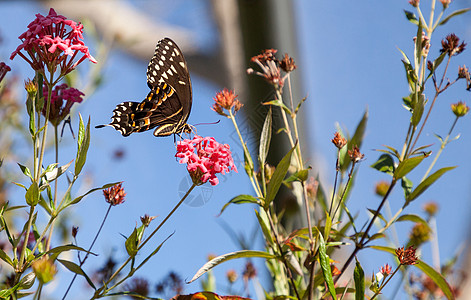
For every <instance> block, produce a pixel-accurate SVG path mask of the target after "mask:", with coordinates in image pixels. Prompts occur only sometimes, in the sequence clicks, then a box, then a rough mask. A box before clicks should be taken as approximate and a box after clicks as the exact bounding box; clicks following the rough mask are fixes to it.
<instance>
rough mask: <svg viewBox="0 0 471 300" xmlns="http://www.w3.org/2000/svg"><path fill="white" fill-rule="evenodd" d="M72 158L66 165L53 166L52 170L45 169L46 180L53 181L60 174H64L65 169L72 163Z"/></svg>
mask: <svg viewBox="0 0 471 300" xmlns="http://www.w3.org/2000/svg"><path fill="white" fill-rule="evenodd" d="M72 162H73V160H71V161H70V162H69V163H68V164H66V165H63V166H61V167H59V168H53V169H52V170H50V171H48V170H46V173H45V175H46V180H47V181H54V180H56V179H57V178H58V177H59V176H61V175H62V174H64V172H65V171H67V169H68V168H69V167H70V165H71V164H72Z"/></svg>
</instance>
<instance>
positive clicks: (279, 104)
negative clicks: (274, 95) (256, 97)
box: [262, 100, 293, 115]
mask: <svg viewBox="0 0 471 300" xmlns="http://www.w3.org/2000/svg"><path fill="white" fill-rule="evenodd" d="M262 104H263V105H274V106H278V107H281V108H282V109H283V110H284V111H285V112H286V113H287V114H288V115H292V114H293V113H292V112H291V110H290V109H289V108H288V107H287V106H286V105H285V104H284V103H283V101H281V100H272V101H268V102H264V103H262Z"/></svg>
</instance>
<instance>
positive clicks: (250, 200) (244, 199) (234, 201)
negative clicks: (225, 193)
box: [219, 195, 260, 215]
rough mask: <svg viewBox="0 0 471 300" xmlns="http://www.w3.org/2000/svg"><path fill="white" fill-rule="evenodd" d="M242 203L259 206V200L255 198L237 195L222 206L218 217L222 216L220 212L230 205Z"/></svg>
mask: <svg viewBox="0 0 471 300" xmlns="http://www.w3.org/2000/svg"><path fill="white" fill-rule="evenodd" d="M244 203H253V204H258V205H260V200H258V199H257V198H255V197H254V196H251V195H239V196H236V197H234V198H232V199H231V200H229V202H227V203H226V204H224V206H223V207H222V208H221V212H219V215H221V214H222V212H223V211H224V210H225V209H226V208H227V207H228V206H229V205H230V204H244Z"/></svg>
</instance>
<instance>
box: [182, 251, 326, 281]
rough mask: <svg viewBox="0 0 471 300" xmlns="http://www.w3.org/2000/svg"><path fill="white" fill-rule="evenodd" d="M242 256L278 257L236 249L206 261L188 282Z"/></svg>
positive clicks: (261, 252)
mask: <svg viewBox="0 0 471 300" xmlns="http://www.w3.org/2000/svg"><path fill="white" fill-rule="evenodd" d="M242 257H260V258H265V259H272V258H276V256H275V255H273V254H270V253H267V252H263V251H255V250H240V251H236V252H231V253H227V254H224V255H221V256H218V257H216V258H213V259H211V260H210V261H208V262H207V263H205V264H204V265H203V266H202V267H201V268H200V269H199V270H198V272H196V274H195V275H194V276H193V278H191V280H190V281H188V282H187V283H192V282H193V281H195V280H196V279H198V278H199V277H201V275H203V274H204V273H206V272H208V271H209V270H211V269H212V268H214V267H215V266H217V265H219V264H221V263H223V262H225V261H228V260H232V259H235V258H242ZM329 270H330V267H329Z"/></svg>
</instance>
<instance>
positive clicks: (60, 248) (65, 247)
mask: <svg viewBox="0 0 471 300" xmlns="http://www.w3.org/2000/svg"><path fill="white" fill-rule="evenodd" d="M70 250H77V251H82V252H86V253H88V254H91V255H95V256H97V254H95V253H93V252H90V251H87V250H85V249H84V248H82V247H79V246H75V245H72V244H69V245H62V246H57V247H54V248H52V249H50V250H49V251H47V252H46V254H49V255H51V259H55V258H56V257H57V256H59V254H61V253H62V252H65V251H70Z"/></svg>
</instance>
